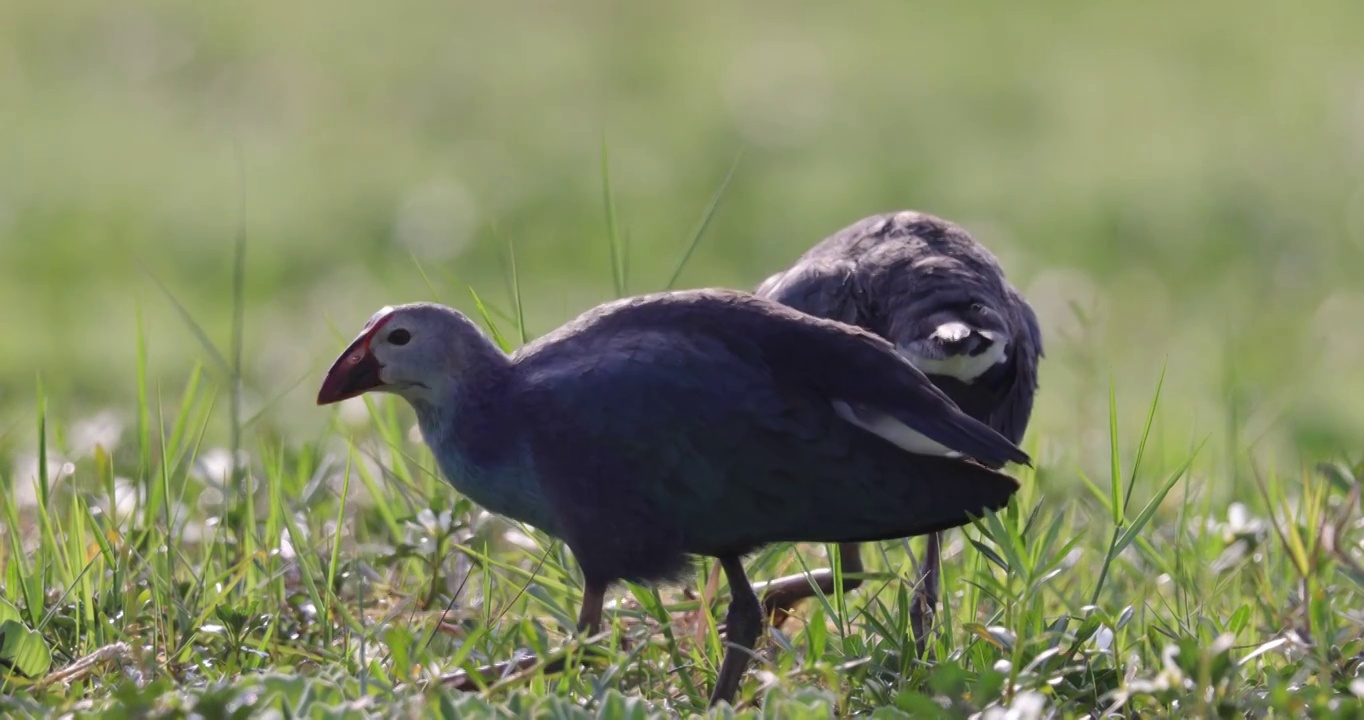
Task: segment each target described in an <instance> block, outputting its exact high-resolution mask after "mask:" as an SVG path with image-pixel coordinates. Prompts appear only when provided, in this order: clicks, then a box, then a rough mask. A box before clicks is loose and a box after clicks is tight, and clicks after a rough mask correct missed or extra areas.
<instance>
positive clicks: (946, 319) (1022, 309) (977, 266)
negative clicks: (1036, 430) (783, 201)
mask: <svg viewBox="0 0 1364 720" xmlns="http://www.w3.org/2000/svg"><path fill="white" fill-rule="evenodd" d="M756 292H757V294H758V295H761V296H763V297H766V298H770V299H772V300H776V301H778V302H780V303H782V304H784V305H787V306H789V307H793V308H795V309H797V310H800V311H801V312H805V313H808V314H811V315H815V316H818V317H823V318H830V319H833V320H838V321H841V322H844V323H848V324H851V325H857V326H859V327H862V328H864V329H866V330H870V331H871V332H873V333H875V334H877V335H879V336H881V337H883V338H886V339H887V340H889V341H890V342H891V343H892V344H893V345H894V346H895V348H896V349H897V350H899V352H900V354H901V355H903V356H904V357H905V358H907V359H908V360H909V361H910V362H912V363H913V364H914V365H915V367H917V368H919V369H920V370H922V371H923V372H924V373H926V374H927V375H928V378H929V379H930V380H932V381H933V382H934V384H936V385H937V386H938V387H939V388H941V389H942V390H943V391H944V392H946V393H947V395H948V397H950V398H952V400H953V401H954V402H956V404H957V406H958V407H960V408H961V409H962V410H964V411H965V412H966V413H967V414H969V415H971V416H972V417H975V418H976V419H978V420H981V421H983V422H985V423H987V424H989V425H990V426H991V427H992V428H994V429H995V430H997V431H999V432H1000V433H1001V434H1003V435H1004V437H1006V438H1008V439H1009V440H1010V441H1012V442H1014V443H1018V442H1020V441H1021V440H1022V439H1023V433H1024V430H1025V429H1026V428H1027V426H1028V419H1029V417H1030V416H1031V414H1032V406H1033V395H1034V393H1035V392H1036V391H1037V365H1038V361H1039V358H1040V357H1041V356H1042V333H1041V331H1040V330H1039V329H1038V324H1037V316H1036V315H1035V314H1034V312H1033V310H1032V308H1031V307H1030V306H1029V305H1028V303H1027V301H1026V300H1024V299H1023V296H1022V295H1021V294H1019V292H1018V290H1017V289H1015V288H1014V287H1013V286H1012V285H1010V284H1009V283H1008V282H1007V281H1006V280H1005V277H1004V270H1003V269H1002V268H1001V267H1000V264H999V261H998V260H997V259H996V258H995V256H994V254H993V253H991V252H990V251H989V250H987V249H986V248H985V247H984V246H982V245H981V244H980V243H978V242H977V241H976V240H975V239H974V238H972V237H971V235H970V234H969V233H967V231H966V230H965V229H963V228H962V227H960V226H958V225H956V224H954V223H951V222H948V221H946V220H943V219H942V218H939V217H934V216H932V215H928V214H925V213H919V212H913V211H904V212H895V213H886V214H881V215H873V216H871V217H867V218H864V219H862V220H859V221H857V222H856V223H853V224H852V225H850V226H848V227H846V228H843V229H842V230H839V231H838V232H836V233H834V234H833V235H831V236H829V237H828V238H826V239H825V240H823V241H822V242H820V243H819V244H817V245H815V246H814V247H813V248H811V249H810V250H809V251H807V252H806V253H805V254H804V255H802V256H801V257H800V259H799V260H797V261H796V263H795V264H794V265H793V266H792V267H791V268H790V269H788V270H786V271H784V272H781V273H778V274H776V275H773V276H772V277H770V278H768V279H767V280H766V281H764V282H763V283H762V285H760V286H759V288H758V289H757V291H756ZM940 541H941V540H940V538H939V535H938V533H933V534H931V535H930V536H929V538H928V546H927V548H926V552H925V556H924V559H923V568H922V572H921V573H920V582H919V590H918V596H917V597H916V601H915V602H914V604H913V605H912V606H911V608H912V610H911V620H912V621H913V622H912V624H913V629H914V633H915V639H916V642H917V643H918V645H919V650H920V653H921V654H922V652H923V649H924V647H925V632H926V630H927V627H928V623H927V622H926V617H931V615H932V613H933V612H934V609H935V608H936V607H937V596H938V564H939V557H938V556H939V544H940ZM839 559H840V563H841V564H842V566H843V570H844V573H845V575H846V576H847V577H845V579H844V581H843V589H844V591H845V592H846V591H849V590H852V589H854V588H856V587H857V586H858V585H860V584H861V579H860V578H859V577H858V575H859V574H860V573H861V572H862V560H861V556H860V555H859V553H858V547H857V545H856V544H851V543H849V544H844V545H842V546H840V547H839ZM811 579H813V580H814V581H815V582H816V584H817V585H818V586H819V587H820V589H821V590H822V591H823V592H825V593H828V592H832V591H833V574H832V573H831V572H829V571H819V573H818V574H817V575H816V576H815V577H814V578H807V577H806V576H803V575H797V576H791V577H787V578H781V579H778V580H774V581H772V582H769V583H767V584H766V587H765V591H766V592H765V595H764V598H763V601H764V604H765V606H766V609H767V612H768V613H769V614H771V613H773V612H776V613H777V614H778V617H779V620H778V622H780V620H782V619H785V617H786V612H787V611H788V610H789V609H790V608H791V607H792V605H793V604H794V603H796V602H798V601H799V600H802V599H804V598H806V597H809V596H810V595H812V594H813V590H812V589H811V586H810V580H811Z"/></svg>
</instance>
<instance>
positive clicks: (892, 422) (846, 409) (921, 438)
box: [833, 400, 961, 457]
mask: <svg viewBox="0 0 1364 720" xmlns="http://www.w3.org/2000/svg"><path fill="white" fill-rule="evenodd" d="M833 404H834V412H835V413H836V414H837V415H838V416H839V417H841V418H843V419H844V420H847V421H848V422H850V423H852V424H854V425H856V426H858V427H860V428H862V429H863V430H866V431H867V432H869V433H871V434H873V435H878V436H880V437H881V438H883V439H885V440H887V441H889V442H890V443H891V444H893V445H895V446H896V447H898V448H900V449H901V450H904V451H906V452H912V453H914V454H916V455H938V456H940V457H961V453H959V452H956V451H954V450H950V449H948V448H947V446H946V445H943V444H942V443H940V442H937V441H935V440H932V439H930V438H929V437H928V436H927V435H924V434H923V433H921V432H919V431H917V430H914V429H913V428H911V427H909V426H908V425H906V424H904V423H902V422H900V421H899V420H896V419H895V418H893V417H891V416H889V415H886V414H885V413H882V412H877V411H875V410H863V411H861V412H859V411H857V410H854V409H853V408H852V406H851V405H849V404H848V403H846V402H843V401H842V400H835V401H834V403H833Z"/></svg>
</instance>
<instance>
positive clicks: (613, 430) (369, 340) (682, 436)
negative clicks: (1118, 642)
mask: <svg viewBox="0 0 1364 720" xmlns="http://www.w3.org/2000/svg"><path fill="white" fill-rule="evenodd" d="M395 333H396V334H395ZM394 338H396V339H400V340H402V342H401V343H398V344H395V343H393V342H392V341H391V339H394ZM352 376H356V377H361V378H363V380H364V381H363V382H362V383H360V384H359V385H357V384H356V383H354V382H352V381H351V380H350V378H351V377H352ZM367 390H385V391H390V392H396V393H398V394H400V395H402V396H403V397H404V398H406V399H407V400H408V401H410V402H411V404H412V405H413V407H414V408H415V409H416V411H417V415H418V420H419V423H420V426H421V430H422V433H423V436H424V438H425V440H426V442H427V443H428V445H429V446H430V447H431V449H432V451H433V452H434V454H435V456H436V458H437V460H438V462H439V464H440V467H441V470H442V472H443V473H444V474H445V475H446V477H447V479H449V480H450V482H451V483H452V484H453V485H454V486H455V487H456V488H458V489H459V490H460V491H461V492H463V493H464V494H466V495H467V496H469V497H470V498H471V499H473V500H474V501H476V502H478V503H479V504H481V505H483V506H484V507H486V508H488V509H490V510H492V511H494V512H498V513H502V514H505V515H508V516H510V517H513V518H516V519H519V520H522V521H525V522H528V523H530V524H533V525H535V526H537V527H540V528H541V529H543V530H545V531H546V532H548V533H550V534H552V535H555V536H558V537H560V538H562V539H563V540H564V541H565V542H566V543H567V544H568V546H569V547H570V548H571V549H572V550H573V553H574V555H575V557H576V558H577V559H578V562H579V564H580V565H581V567H582V569H583V573H584V576H585V580H586V588H587V591H588V595H587V597H586V598H585V599H584V614H583V617H582V623H583V624H584V625H585V626H589V627H591V626H595V624H596V622H597V619H598V617H599V613H600V605H601V593H602V592H604V590H605V588H606V587H607V586H608V585H609V584H610V583H612V582H615V581H617V580H621V579H628V580H635V581H646V582H647V581H657V580H665V579H668V578H671V577H675V576H676V575H677V574H678V573H680V572H682V571H683V570H684V569H685V567H686V563H687V556H688V555H711V556H715V557H718V558H720V560H721V564H722V566H723V567H724V568H725V570H726V573H727V574H728V575H729V576H730V583H731V588H732V590H733V593H734V601H733V603H732V604H731V611H730V612H731V621H730V635H731V640H733V641H734V642H736V643H738V644H740V645H747V646H750V647H751V645H752V642H753V640H755V639H756V636H757V631H758V628H759V627H760V625H761V616H760V614H759V610H758V606H757V604H756V599H755V598H752V597H751V596H752V591H751V589H750V588H749V587H748V584H747V580H746V579H745V578H744V577H743V572H742V566H741V565H739V564H738V558H739V557H740V556H742V555H744V554H746V553H748V552H751V551H752V550H754V549H756V548H758V547H760V546H762V545H764V544H767V543H771V542H780V541H818V542H856V541H864V540H876V539H882V538H895V537H905V536H909V535H917V534H923V533H927V532H933V531H936V530H941V529H945V528H949V527H955V526H957V525H961V524H963V523H965V522H967V521H968V520H969V516H970V515H973V514H974V515H979V514H981V513H983V512H984V511H985V510H987V509H998V508H1000V507H1002V506H1003V505H1005V504H1006V503H1007V501H1008V499H1009V497H1010V496H1011V495H1012V494H1013V492H1014V491H1015V490H1016V488H1017V483H1016V482H1015V481H1014V480H1013V479H1011V478H1009V477H1008V476H1006V475H1003V474H1000V473H998V472H996V471H993V470H990V469H987V468H985V467H984V466H983V465H981V464H977V463H975V462H970V461H967V460H963V459H956V458H950V457H944V456H941V455H932V454H918V453H912V452H907V451H906V450H904V449H902V448H901V447H897V446H896V445H895V444H893V443H892V442H890V441H887V440H886V439H884V438H883V437H878V436H877V435H876V434H873V432H869V431H868V430H866V429H864V428H862V427H859V426H858V425H857V424H854V423H853V422H850V421H849V420H848V419H846V417H845V415H844V414H840V411H839V409H838V404H839V403H844V404H845V405H847V406H848V407H851V408H854V409H855V411H856V412H858V413H860V414H861V415H862V416H863V417H867V416H873V415H874V416H877V417H882V418H895V419H896V420H898V421H899V422H900V423H902V424H903V426H905V427H907V428H910V429H912V430H913V431H917V432H918V433H921V434H922V435H923V436H925V437H926V438H928V439H929V440H930V441H932V442H935V443H938V444H941V445H942V446H945V448H946V450H945V451H944V452H946V451H947V450H950V451H951V452H954V453H960V454H962V455H965V456H967V457H971V458H978V459H980V460H981V461H982V462H986V463H989V464H996V465H997V464H1002V463H1004V462H1006V461H1014V462H1027V460H1028V458H1027V455H1026V454H1024V453H1023V452H1022V451H1021V450H1019V449H1018V448H1017V447H1016V446H1014V445H1013V443H1011V442H1009V441H1008V440H1007V439H1005V438H1004V437H1002V436H1000V435H999V434H998V433H996V432H995V431H993V430H991V429H990V428H989V427H987V426H986V425H984V424H983V423H980V422H978V421H976V420H973V419H972V418H970V417H969V416H967V415H965V414H964V413H962V412H961V411H960V410H959V409H957V407H956V406H955V405H953V404H952V402H951V401H950V400H949V399H948V398H947V397H946V396H945V395H944V394H943V393H942V392H941V391H939V390H937V389H936V388H935V387H934V386H933V385H932V384H931V383H930V382H929V381H928V380H927V379H926V378H925V377H924V376H923V374H922V373H920V372H919V371H918V370H916V369H915V368H914V367H913V366H912V365H910V364H909V363H908V362H907V361H905V360H904V359H903V358H901V357H900V356H899V355H897V354H896V353H895V352H894V350H893V348H892V347H891V346H890V345H889V344H888V343H887V342H886V341H884V340H882V339H880V338H878V337H876V336H875V335H873V334H871V333H867V332H865V331H861V330H857V329H855V328H851V327H849V326H846V325H842V324H839V323H834V322H829V321H824V320H819V319H816V318H813V317H810V316H808V315H804V314H802V313H799V312H796V311H794V310H791V309H788V308H785V307H783V306H781V305H777V304H775V303H771V302H768V301H765V300H762V299H760V298H757V297H755V296H752V295H749V294H746V293H739V292H731V291H688V292H676V293H665V294H658V295H650V296H644V297H640V298H632V299H629V300H624V301H620V302H616V303H611V304H609V305H605V306H602V307H600V308H597V309H595V310H592V311H590V312H588V313H586V314H584V315H583V316H581V317H580V318H578V319H577V320H575V321H573V322H570V323H569V324H567V325H565V326H563V327H561V328H559V329H558V330H556V331H554V332H552V333H550V334H549V335H546V336H545V337H543V338H541V339H540V340H538V341H536V342H534V343H531V344H529V345H527V346H526V347H524V348H522V349H521V350H520V351H518V352H516V353H515V354H513V355H512V356H510V357H508V356H506V355H504V354H503V353H501V351H499V350H498V349H497V348H496V347H495V346H493V345H492V343H491V342H490V341H489V340H488V339H487V338H486V337H485V336H484V335H483V334H482V333H481V332H480V331H479V330H478V329H477V328H476V327H475V326H474V325H473V324H472V323H471V322H469V321H468V319H467V318H465V317H464V316H462V315H460V314H459V313H456V312H455V311H453V310H450V309H448V308H443V307H440V306H436V305H429V304H417V305H407V306H402V307H399V308H396V309H387V310H386V311H381V313H380V314H379V315H376V317H375V318H374V319H372V320H371V322H370V324H369V325H368V326H367V328H366V330H365V331H364V332H363V333H362V334H361V336H360V337H359V338H357V339H356V341H355V342H354V343H353V344H352V346H351V348H349V349H348V350H347V351H346V352H345V353H343V355H342V357H341V359H339V360H338V361H337V364H336V366H334V368H333V370H332V372H331V373H330V374H329V375H328V378H327V380H326V381H325V382H324V383H323V387H322V390H321V391H320V393H319V398H318V399H319V402H320V403H325V402H334V401H336V400H339V399H342V398H345V397H351V396H354V395H356V394H359V393H360V392H364V391H367ZM894 427H897V428H900V429H902V430H903V429H904V427H901V426H900V425H898V424H895V425H894ZM594 602H595V604H596V609H595V612H594V611H593V609H592V607H590V606H591V605H592V604H593V603H594ZM755 618H756V620H755ZM736 633H737V635H738V637H737V638H736ZM743 664H744V659H743V658H741V657H736V658H735V659H733V660H731V658H730V657H727V658H726V663H725V670H724V671H723V672H722V677H721V680H720V681H719V682H717V686H716V695H715V698H716V699H721V698H728V697H730V696H731V695H732V694H733V691H734V689H735V686H736V685H737V682H738V678H739V674H738V673H739V672H740V671H741V670H742V668H743Z"/></svg>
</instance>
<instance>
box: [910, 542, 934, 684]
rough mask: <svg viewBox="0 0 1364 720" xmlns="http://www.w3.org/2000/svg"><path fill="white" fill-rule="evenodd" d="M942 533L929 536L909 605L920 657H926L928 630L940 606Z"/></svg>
mask: <svg viewBox="0 0 1364 720" xmlns="http://www.w3.org/2000/svg"><path fill="white" fill-rule="evenodd" d="M941 544H942V533H933V534H932V535H929V536H928V545H927V546H926V547H925V548H924V559H923V562H922V563H921V564H920V565H921V567H920V570H919V583H918V587H916V588H915V589H914V600H913V602H912V603H911V604H910V606H909V624H910V627H911V628H913V630H914V645H915V647H916V648H917V649H918V651H919V657H924V651H925V650H926V649H927V647H928V631H929V628H931V627H932V625H933V615H934V613H935V612H937V607H938V566H939V559H940V558H939V556H940V555H941V553H942V548H941Z"/></svg>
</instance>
